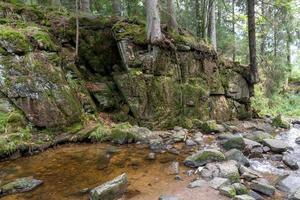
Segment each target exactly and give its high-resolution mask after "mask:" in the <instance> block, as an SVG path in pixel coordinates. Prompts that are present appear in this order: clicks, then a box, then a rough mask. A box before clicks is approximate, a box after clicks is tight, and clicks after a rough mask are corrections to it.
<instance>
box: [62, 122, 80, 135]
mask: <svg viewBox="0 0 300 200" xmlns="http://www.w3.org/2000/svg"><path fill="white" fill-rule="evenodd" d="M81 129H83V124H82V123H81V122H78V123H75V124H73V125H72V126H70V127H67V128H65V131H66V132H68V133H77V132H78V131H80V130H81Z"/></svg>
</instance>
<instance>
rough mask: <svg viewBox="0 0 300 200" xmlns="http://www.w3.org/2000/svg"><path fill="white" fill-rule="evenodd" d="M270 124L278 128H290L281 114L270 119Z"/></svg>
mask: <svg viewBox="0 0 300 200" xmlns="http://www.w3.org/2000/svg"><path fill="white" fill-rule="evenodd" d="M272 125H273V126H275V127H279V128H285V129H288V128H290V124H289V123H288V122H287V121H286V120H284V119H283V118H282V116H281V115H277V117H275V118H274V119H273V121H272Z"/></svg>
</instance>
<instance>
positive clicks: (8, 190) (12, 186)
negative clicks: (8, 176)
mask: <svg viewBox="0 0 300 200" xmlns="http://www.w3.org/2000/svg"><path fill="white" fill-rule="evenodd" d="M42 183H43V181H41V180H37V179H34V178H33V177H25V178H19V179H16V180H15V181H13V182H10V183H8V184H6V185H3V186H1V187H0V197H1V196H5V195H9V194H15V193H20V192H28V191H31V190H33V189H35V188H36V187H38V186H40V185H41V184H42Z"/></svg>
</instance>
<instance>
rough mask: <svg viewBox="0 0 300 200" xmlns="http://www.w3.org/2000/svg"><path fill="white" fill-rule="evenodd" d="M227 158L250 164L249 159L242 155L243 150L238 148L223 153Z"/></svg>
mask: <svg viewBox="0 0 300 200" xmlns="http://www.w3.org/2000/svg"><path fill="white" fill-rule="evenodd" d="M225 156H226V159H227V160H235V161H237V162H238V163H239V164H241V165H245V166H247V167H249V166H250V163H249V160H248V158H247V157H246V156H244V154H243V152H241V151H240V150H238V149H231V150H229V151H227V152H226V153H225Z"/></svg>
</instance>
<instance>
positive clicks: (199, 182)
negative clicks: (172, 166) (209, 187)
mask: <svg viewBox="0 0 300 200" xmlns="http://www.w3.org/2000/svg"><path fill="white" fill-rule="evenodd" d="M206 184H207V182H206V181H205V180H202V179H200V180H195V181H193V182H191V183H190V184H189V185H188V188H196V187H202V186H203V185H206Z"/></svg>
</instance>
